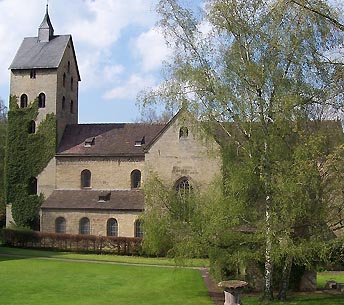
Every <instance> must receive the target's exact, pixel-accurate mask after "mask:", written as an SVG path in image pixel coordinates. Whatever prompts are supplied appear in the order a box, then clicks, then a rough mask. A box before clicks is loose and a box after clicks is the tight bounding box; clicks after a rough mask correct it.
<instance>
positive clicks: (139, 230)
mask: <svg viewBox="0 0 344 305" xmlns="http://www.w3.org/2000/svg"><path fill="white" fill-rule="evenodd" d="M135 237H143V224H142V222H141V220H139V219H138V220H136V221H135Z"/></svg>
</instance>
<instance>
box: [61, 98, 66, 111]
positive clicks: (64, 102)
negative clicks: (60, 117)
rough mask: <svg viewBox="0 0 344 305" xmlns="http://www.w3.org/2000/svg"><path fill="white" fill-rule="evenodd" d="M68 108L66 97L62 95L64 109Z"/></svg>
mask: <svg viewBox="0 0 344 305" xmlns="http://www.w3.org/2000/svg"><path fill="white" fill-rule="evenodd" d="M65 109H66V98H65V97H62V110H65Z"/></svg>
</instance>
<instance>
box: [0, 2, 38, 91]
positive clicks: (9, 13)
mask: <svg viewBox="0 0 344 305" xmlns="http://www.w3.org/2000/svg"><path fill="white" fill-rule="evenodd" d="M18 7H21V8H22V9H18ZM37 11H42V12H43V13H44V7H43V10H42V5H39V2H38V1H37V0H27V1H25V4H24V5H23V1H22V0H4V1H0V12H1V22H0V41H1V46H0V85H4V84H8V83H9V72H8V67H9V66H10V64H11V62H12V60H13V58H14V55H15V54H16V52H17V50H18V48H19V46H20V43H21V41H22V39H23V37H25V36H35V35H36V34H37V29H38V26H39V24H40V22H41V21H42V19H43V15H42V16H41V18H42V19H41V20H39V19H38V18H37ZM32 23H34V24H37V27H36V28H33V29H32ZM32 30H33V31H32Z"/></svg>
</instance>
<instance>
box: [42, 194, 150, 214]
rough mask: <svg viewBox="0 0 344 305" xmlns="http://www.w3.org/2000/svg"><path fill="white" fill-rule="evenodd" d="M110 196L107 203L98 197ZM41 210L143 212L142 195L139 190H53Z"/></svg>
mask: <svg viewBox="0 0 344 305" xmlns="http://www.w3.org/2000/svg"><path fill="white" fill-rule="evenodd" d="M109 193H111V194H110V196H109V200H108V201H99V196H100V195H101V196H104V195H106V194H109ZM42 209H67V210H80V209H82V210H118V211H143V209H144V194H143V192H142V191H140V190H123V191H119V190H112V191H111V190H109V191H99V190H98V191H96V190H55V191H54V192H53V193H52V194H51V195H50V196H49V197H48V198H47V199H46V200H45V201H44V203H43V204H42Z"/></svg>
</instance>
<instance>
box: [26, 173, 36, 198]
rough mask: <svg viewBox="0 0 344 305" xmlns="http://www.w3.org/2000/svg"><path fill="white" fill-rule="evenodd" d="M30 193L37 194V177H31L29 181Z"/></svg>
mask: <svg viewBox="0 0 344 305" xmlns="http://www.w3.org/2000/svg"><path fill="white" fill-rule="evenodd" d="M28 193H29V195H37V178H36V177H31V178H30V179H29V183H28Z"/></svg>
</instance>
